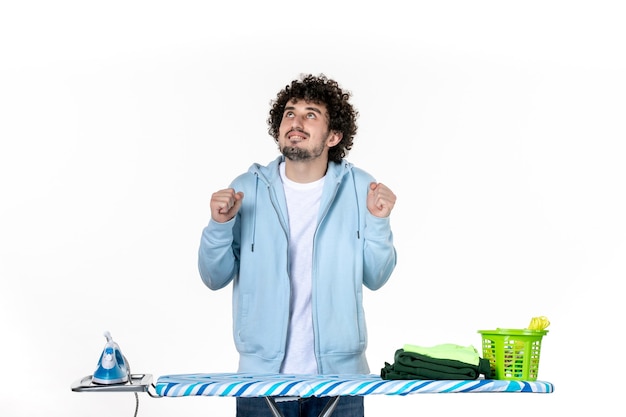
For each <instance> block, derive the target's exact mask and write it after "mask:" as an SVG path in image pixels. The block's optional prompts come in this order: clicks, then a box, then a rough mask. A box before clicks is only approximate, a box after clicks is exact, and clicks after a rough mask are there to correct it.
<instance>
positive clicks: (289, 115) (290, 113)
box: [283, 111, 294, 118]
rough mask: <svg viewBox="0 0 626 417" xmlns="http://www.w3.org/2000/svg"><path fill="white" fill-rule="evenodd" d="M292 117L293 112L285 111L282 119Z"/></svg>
mask: <svg viewBox="0 0 626 417" xmlns="http://www.w3.org/2000/svg"><path fill="white" fill-rule="evenodd" d="M293 116H294V115H293V112H292V111H286V112H285V115H284V116H283V117H285V118H291V117H293Z"/></svg>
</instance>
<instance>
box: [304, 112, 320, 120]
mask: <svg viewBox="0 0 626 417" xmlns="http://www.w3.org/2000/svg"><path fill="white" fill-rule="evenodd" d="M306 118H307V119H316V118H317V115H316V114H315V113H313V112H311V113H307V114H306Z"/></svg>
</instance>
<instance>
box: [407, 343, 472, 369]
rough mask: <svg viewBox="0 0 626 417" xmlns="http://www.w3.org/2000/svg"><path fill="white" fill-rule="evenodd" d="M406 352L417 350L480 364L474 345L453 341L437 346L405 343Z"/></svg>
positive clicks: (429, 354)
mask: <svg viewBox="0 0 626 417" xmlns="http://www.w3.org/2000/svg"><path fill="white" fill-rule="evenodd" d="M404 351H405V352H415V353H419V354H420V355H426V356H430V357H431V358H437V359H454V360H457V361H461V362H465V363H471V364H472V365H477V366H478V365H479V363H480V356H479V355H478V351H477V350H476V348H475V347H474V346H461V345H455V344H453V343H442V344H440V345H435V346H430V347H426V346H417V345H410V344H406V345H404Z"/></svg>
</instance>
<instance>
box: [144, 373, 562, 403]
mask: <svg viewBox="0 0 626 417" xmlns="http://www.w3.org/2000/svg"><path fill="white" fill-rule="evenodd" d="M155 390H156V393H157V395H159V396H161V397H188V396H218V397H301V398H305V397H313V396H315V397H336V396H340V395H358V396H365V395H376V394H383V395H409V394H421V393H463V392H534V393H551V392H552V391H553V390H554V386H553V385H552V384H551V383H550V382H545V381H506V380H494V379H476V380H469V381H468V380H383V379H381V377H380V376H378V375H286V374H245V373H213V374H202V373H198V374H179V375H164V376H161V377H159V378H158V380H157V383H156V385H155Z"/></svg>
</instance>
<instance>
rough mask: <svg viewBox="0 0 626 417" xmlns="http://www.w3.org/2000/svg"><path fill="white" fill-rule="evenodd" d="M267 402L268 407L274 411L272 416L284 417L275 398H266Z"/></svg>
mask: <svg viewBox="0 0 626 417" xmlns="http://www.w3.org/2000/svg"><path fill="white" fill-rule="evenodd" d="M265 402H266V403H267V405H268V407H269V408H270V410H271V411H272V414H273V415H274V417H283V413H281V412H280V410H279V409H278V407H276V402H275V401H274V398H272V397H265Z"/></svg>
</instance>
